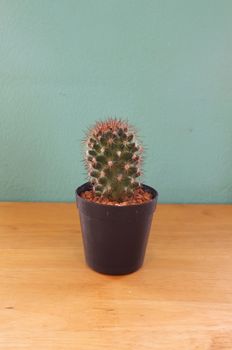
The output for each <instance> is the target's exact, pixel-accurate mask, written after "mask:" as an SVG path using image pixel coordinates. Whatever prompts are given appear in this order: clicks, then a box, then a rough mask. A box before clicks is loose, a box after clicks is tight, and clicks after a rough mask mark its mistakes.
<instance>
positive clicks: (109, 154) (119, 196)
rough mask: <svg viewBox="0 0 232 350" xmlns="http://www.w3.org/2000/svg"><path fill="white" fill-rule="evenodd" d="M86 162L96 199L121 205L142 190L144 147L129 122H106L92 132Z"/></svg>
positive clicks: (87, 143)
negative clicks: (97, 197)
mask: <svg viewBox="0 0 232 350" xmlns="http://www.w3.org/2000/svg"><path fill="white" fill-rule="evenodd" d="M86 147H87V150H86V156H85V163H86V168H87V171H88V177H89V181H90V182H91V184H92V186H93V191H94V193H95V195H96V196H100V197H103V198H108V199H110V200H115V201H118V202H121V201H123V200H124V199H125V198H126V197H130V196H131V195H133V193H134V190H135V189H136V188H138V187H139V182H138V177H139V176H140V174H141V169H140V165H141V160H142V147H141V145H139V144H138V142H137V139H136V135H135V132H134V131H133V128H131V126H130V125H128V123H127V122H125V121H122V120H117V119H107V120H106V121H103V122H98V123H96V124H95V125H94V127H93V128H91V129H90V131H89V132H88V135H87V139H86Z"/></svg>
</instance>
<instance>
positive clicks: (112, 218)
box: [76, 183, 158, 275]
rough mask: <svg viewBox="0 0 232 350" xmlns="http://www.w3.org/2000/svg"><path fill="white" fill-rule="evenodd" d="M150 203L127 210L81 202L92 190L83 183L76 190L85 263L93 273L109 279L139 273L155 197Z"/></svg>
mask: <svg viewBox="0 0 232 350" xmlns="http://www.w3.org/2000/svg"><path fill="white" fill-rule="evenodd" d="M142 188H143V189H144V190H145V191H147V192H150V193H152V196H153V199H152V200H151V201H149V202H145V203H142V204H135V205H127V206H114V205H104V204H98V203H94V202H91V201H87V200H86V199H84V198H82V197H81V196H80V194H81V193H82V192H85V191H88V190H90V189H91V184H90V183H85V184H84V185H82V186H80V187H78V188H77V190H76V201H77V206H78V209H79V215H80V222H81V230H82V238H83V244H84V251H85V258H86V262H87V264H88V265H89V267H91V268H92V269H93V270H95V271H97V272H100V273H104V274H110V275H123V274H128V273H131V272H134V271H136V270H138V269H139V268H140V267H141V266H142V264H143V260H144V255H145V251H146V246H147V240H148V236H149V231H150V227H151V222H152V217H153V213H154V211H155V208H156V203H157V197H158V193H157V191H156V190H154V189H153V188H152V187H149V186H146V185H142Z"/></svg>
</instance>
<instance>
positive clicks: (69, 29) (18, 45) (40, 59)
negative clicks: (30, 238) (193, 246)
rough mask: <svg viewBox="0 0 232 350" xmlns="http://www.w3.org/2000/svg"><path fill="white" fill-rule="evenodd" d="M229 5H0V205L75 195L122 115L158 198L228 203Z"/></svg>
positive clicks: (231, 112)
mask: <svg viewBox="0 0 232 350" xmlns="http://www.w3.org/2000/svg"><path fill="white" fill-rule="evenodd" d="M231 14H232V2H231V1H230V0H228V1H227V0H221V1H219V0H217V1H216V0H195V1H186V0H182V1H181V0H176V1H173V0H118V1H117V0H56V1H53V0H50V1H48V0H0V77H1V80H0V81H1V85H0V110H1V114H0V165H1V167H0V200H16V201H17V200H19V201H24V200H26V201H27V200H29V201H30V200H33V201H34V200H35V201H37V200H39V201H44V200H46V201H47V200H51V201H55V200H58V201H70V200H73V198H74V197H73V191H74V189H75V187H76V186H77V185H79V184H81V183H83V182H84V180H85V175H84V169H83V166H82V163H81V154H80V141H81V138H82V137H83V131H84V130H86V128H87V126H88V125H89V124H92V123H93V122H94V121H95V120H96V119H98V118H104V117H107V116H110V115H111V116H118V117H126V118H128V119H129V121H130V122H131V123H133V124H135V125H136V127H137V128H138V129H139V130H140V134H141V137H142V138H143V140H144V143H145V144H146V146H147V155H146V162H145V176H144V181H145V182H146V183H148V184H150V185H152V186H154V187H156V188H157V189H158V190H159V192H160V201H162V202H232V40H231V35H232V20H231Z"/></svg>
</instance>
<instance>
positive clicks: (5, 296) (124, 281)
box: [0, 202, 232, 350]
mask: <svg viewBox="0 0 232 350" xmlns="http://www.w3.org/2000/svg"><path fill="white" fill-rule="evenodd" d="M0 349H1V350H18V349H23V350H28V349H33V350H40V349H41V350H42V349H44V350H51V349H54V350H61V349H62V350H66V349H67V350H68V349H70V350H73V349H75V350H95V349H96V350H100V349H111V350H116V349H117V350H119V349H120V350H145V349H146V350H148V349H149V350H151V349H152V350H164V349H165V350H182V349H183V350H231V349H232V206H230V205H159V206H158V208H157V212H156V215H155V218H154V221H153V226H152V232H151V236H150V240H149V245H148V249H147V255H146V259H145V263H144V267H143V268H142V269H141V270H140V271H139V272H136V273H134V274H131V275H128V276H115V277H112V276H104V275H101V274H98V273H96V272H93V271H91V270H90V269H89V268H88V267H87V266H86V265H85V262H84V256H83V249H82V241H81V232H80V225H79V219H78V216H77V211H76V208H75V204H73V203H70V204H65V203H4V202H2V203H0Z"/></svg>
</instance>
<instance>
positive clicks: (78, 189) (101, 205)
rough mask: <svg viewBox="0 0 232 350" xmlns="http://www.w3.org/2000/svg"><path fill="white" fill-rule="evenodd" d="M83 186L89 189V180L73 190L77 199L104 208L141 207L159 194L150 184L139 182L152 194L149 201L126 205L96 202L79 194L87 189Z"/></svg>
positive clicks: (152, 200) (155, 199) (155, 198)
mask: <svg viewBox="0 0 232 350" xmlns="http://www.w3.org/2000/svg"><path fill="white" fill-rule="evenodd" d="M85 187H88V188H89V189H90V188H91V183H90V182H85V183H84V184H82V185H81V186H79V187H77V189H76V190H75V194H76V197H78V200H81V201H83V202H85V203H88V204H93V205H96V206H98V207H105V208H109V207H110V208H121V209H123V208H129V207H133V208H137V207H142V206H146V205H148V204H151V203H152V202H156V201H157V198H158V196H159V193H158V191H156V189H154V188H153V187H151V186H148V185H145V184H143V183H141V187H142V188H143V189H144V190H145V191H147V192H150V193H151V194H152V195H153V198H152V199H151V200H150V201H147V202H144V203H138V204H128V205H110V204H102V203H96V202H92V201H89V200H87V199H85V198H83V197H81V196H80V194H81V193H83V192H84V191H87V189H84V188H85Z"/></svg>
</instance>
